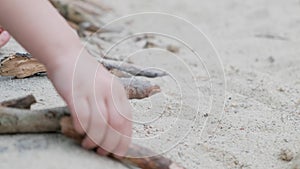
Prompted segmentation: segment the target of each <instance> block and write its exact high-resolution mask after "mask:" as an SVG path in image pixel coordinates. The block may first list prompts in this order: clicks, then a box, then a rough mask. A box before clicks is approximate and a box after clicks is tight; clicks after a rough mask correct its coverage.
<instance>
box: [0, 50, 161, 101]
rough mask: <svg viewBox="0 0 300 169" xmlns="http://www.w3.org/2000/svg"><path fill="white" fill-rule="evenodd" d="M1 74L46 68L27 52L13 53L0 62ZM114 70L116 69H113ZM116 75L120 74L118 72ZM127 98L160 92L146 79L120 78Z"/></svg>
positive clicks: (22, 73)
mask: <svg viewBox="0 0 300 169" xmlns="http://www.w3.org/2000/svg"><path fill="white" fill-rule="evenodd" d="M0 64H1V66H0V75H1V76H15V77H17V78H25V77H28V76H32V75H35V74H37V73H46V68H45V66H44V65H43V64H41V63H40V62H38V61H37V60H36V59H34V58H32V57H30V55H29V54H15V55H12V56H9V57H6V58H4V59H3V60H2V61H1V62H0ZM115 72H116V71H115ZM117 75H121V74H120V72H119V73H118V74H117ZM120 81H121V83H122V84H123V86H124V88H125V90H126V92H127V96H128V98H129V99H143V98H145V97H149V96H151V95H153V94H156V93H158V92H160V87H159V86H157V85H153V84H151V83H150V82H149V81H147V80H142V79H137V78H120Z"/></svg>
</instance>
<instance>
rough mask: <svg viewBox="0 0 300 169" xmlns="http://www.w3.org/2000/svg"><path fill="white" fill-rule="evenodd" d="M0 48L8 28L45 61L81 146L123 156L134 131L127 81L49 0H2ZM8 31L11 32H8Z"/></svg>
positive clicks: (31, 51) (102, 153)
mask: <svg viewBox="0 0 300 169" xmlns="http://www.w3.org/2000/svg"><path fill="white" fill-rule="evenodd" d="M0 25H2V28H0V47H2V46H3V45H5V43H7V41H8V40H9V37H10V35H9V33H10V34H11V35H12V36H13V37H14V38H15V39H16V40H17V41H18V42H19V43H20V44H21V45H22V46H23V47H24V48H25V49H26V50H27V51H28V52H30V53H31V54H32V56H33V57H35V58H36V59H38V60H39V61H40V62H42V63H43V64H45V65H46V68H47V72H48V78H49V79H50V80H51V82H52V83H53V86H54V87H55V89H56V90H57V92H58V93H59V94H60V96H61V97H62V98H63V99H64V100H65V102H66V103H67V105H68V107H69V109H70V110H71V112H72V117H73V123H74V127H75V129H76V131H77V132H79V133H80V134H82V135H86V136H85V139H84V140H83V141H82V146H83V147H84V148H86V149H97V152H98V153H99V154H100V155H107V153H108V152H110V153H114V154H116V155H119V156H123V155H124V154H125V153H126V151H127V149H128V147H129V144H130V141H131V139H130V137H131V135H132V123H131V120H130V119H131V116H132V115H131V107H130V104H129V101H128V99H127V97H126V94H125V91H124V88H123V86H122V85H121V84H120V83H119V82H118V80H117V79H115V78H114V77H113V76H112V75H111V74H110V73H109V72H108V71H107V70H106V69H105V68H104V67H103V66H102V65H101V64H99V63H98V62H97V61H96V60H95V59H94V58H92V56H90V55H89V54H88V52H87V51H86V50H85V49H84V47H83V45H82V44H81V42H80V40H79V38H78V36H77V35H76V34H75V33H74V32H73V30H72V29H71V28H70V27H69V25H68V24H67V23H66V21H65V20H64V19H63V18H62V17H61V16H60V15H59V13H58V12H57V11H56V9H55V8H53V7H52V5H51V4H50V3H49V2H48V1H47V0H38V1H37V0H26V1H24V0H2V1H1V5H0ZM8 32H9V33H8Z"/></svg>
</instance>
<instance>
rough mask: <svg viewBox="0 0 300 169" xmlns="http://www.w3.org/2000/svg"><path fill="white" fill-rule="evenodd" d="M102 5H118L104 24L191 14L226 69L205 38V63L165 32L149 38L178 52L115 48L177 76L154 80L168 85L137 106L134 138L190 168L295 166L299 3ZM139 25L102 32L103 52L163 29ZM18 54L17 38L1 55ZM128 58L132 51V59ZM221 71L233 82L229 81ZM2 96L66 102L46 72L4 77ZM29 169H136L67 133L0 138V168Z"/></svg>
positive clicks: (44, 103) (131, 45)
mask: <svg viewBox="0 0 300 169" xmlns="http://www.w3.org/2000/svg"><path fill="white" fill-rule="evenodd" d="M103 2H104V3H105V4H107V5H109V6H111V7H112V8H113V9H114V12H113V13H114V14H113V15H108V16H104V17H103V20H105V22H109V21H111V20H113V19H116V18H118V17H119V16H125V15H128V14H133V13H137V12H164V13H168V14H172V15H176V16H179V17H182V18H185V19H186V20H188V21H190V22H191V23H193V24H194V25H195V26H197V27H198V28H199V29H200V30H201V31H202V32H203V33H204V34H205V35H206V37H207V38H208V39H209V40H210V41H211V42H212V43H213V45H214V47H215V48H216V50H217V52H218V54H219V57H220V62H221V63H222V65H219V64H218V63H216V61H215V60H213V61H214V62H210V61H212V60H211V59H209V58H217V55H216V53H214V52H213V51H212V50H211V49H212V47H211V46H210V45H209V44H208V41H207V40H206V39H205V38H204V36H203V35H202V36H201V34H200V35H199V34H197V36H196V35H195V39H196V38H198V39H199V40H200V42H199V43H198V44H197V45H198V46H196V47H197V48H199V49H200V50H202V52H203V53H201V51H200V57H201V58H202V59H204V61H207V62H205V63H203V62H201V60H199V59H198V58H197V57H195V55H193V53H192V52H191V50H188V49H186V48H185V47H184V46H183V45H182V44H180V43H179V42H178V41H174V40H172V39H170V38H164V37H161V36H158V35H155V36H154V38H152V39H151V38H150V40H149V41H150V42H153V43H154V44H155V45H157V46H158V47H159V48H161V49H166V48H167V45H169V44H172V45H174V46H176V47H179V53H170V52H167V51H166V50H140V49H141V48H142V47H143V46H144V45H145V43H146V42H147V41H145V40H144V39H142V40H141V41H139V42H137V41H136V38H130V39H129V40H128V41H124V42H122V43H121V45H120V46H117V47H115V48H113V50H112V51H110V52H111V53H110V54H111V55H113V56H114V57H116V58H118V59H125V60H126V59H128V60H129V61H131V62H133V63H135V64H139V65H143V66H145V67H149V66H153V67H159V68H162V69H165V70H167V71H168V72H169V73H170V75H172V76H173V78H171V77H164V78H159V79H153V80H151V81H153V83H157V84H159V85H160V86H161V87H162V91H163V92H162V93H161V94H157V95H154V96H153V97H151V98H149V99H145V100H143V101H141V100H133V101H132V102H131V103H132V105H133V107H134V120H136V121H139V122H142V123H146V124H144V125H141V124H135V125H134V136H135V138H140V139H135V140H134V142H138V143H140V144H142V145H145V146H147V147H149V148H152V149H153V150H155V151H157V152H165V155H166V156H168V157H170V158H172V159H174V160H175V161H178V162H179V163H181V164H182V165H183V166H186V167H187V168H249V169H250V168H251V169H254V168H255V169H256V168H262V169H263V168H274V169H282V168H289V167H290V166H291V163H292V162H287V161H283V160H281V159H280V158H279V157H280V156H279V155H280V153H281V150H282V149H288V150H290V151H291V152H292V156H295V154H297V153H298V152H299V150H300V144H299V140H300V135H299V129H300V127H299V124H300V109H299V108H300V107H299V105H300V96H299V92H300V81H299V77H300V68H299V63H300V58H299V56H298V55H299V54H300V48H299V45H300V41H299V38H300V31H299V26H300V10H299V9H300V2H299V1H297V0H286V1H280V0H273V1H271V0H252V1H237V0H227V1H217V0H212V1H199V0H189V1H179V0H165V1H163V2H162V1H158V0H152V1H140V0H131V1H127V0H126V1H125V0H114V1H108V0H103ZM139 19H140V18H139V17H136V18H134V19H133V21H132V23H130V22H127V23H120V25H118V26H120V27H123V29H124V27H125V30H126V31H124V32H123V34H122V33H121V34H119V33H111V34H109V33H108V34H106V35H103V36H106V37H107V43H104V44H103V46H104V47H105V48H106V49H107V47H109V46H110V45H112V44H114V42H116V41H117V40H118V39H119V38H120V37H123V35H127V34H130V31H134V30H143V29H144V28H149V27H151V24H153V23H154V24H157V23H155V22H154V21H155V19H154V21H153V20H151V19H145V20H143V22H141V21H140V20H141V19H140V20H139ZM158 20H160V19H157V21H158ZM179 20H180V19H179ZM165 21H167V20H165ZM139 23H143V24H139ZM176 23H178V22H176ZM176 23H174V24H175V25H176ZM159 24H161V25H159ZM170 25H171V27H172V24H169V26H170ZM118 26H116V25H112V27H118ZM156 26H157V25H156ZM177 26H178V25H177ZM153 27H154V28H155V26H153ZM158 27H160V28H161V31H168V30H169V33H170V34H171V33H172V32H182V33H183V34H184V35H186V36H188V37H189V35H190V34H189V33H188V31H187V29H186V28H189V26H188V25H184V24H183V25H181V26H180V25H179V27H175V28H176V29H172V30H170V29H171V28H170V27H167V26H166V27H165V26H164V25H163V22H161V23H158ZM163 28H165V29H163ZM190 39H191V38H190ZM192 39H193V38H192ZM16 51H18V52H20V51H23V49H21V48H20V46H19V45H18V44H17V43H16V42H15V41H13V40H12V41H10V42H9V44H8V45H7V46H5V47H4V48H2V49H1V50H0V54H1V55H0V56H1V57H3V56H5V55H7V54H9V53H12V52H16ZM134 52H135V53H134ZM127 54H131V55H130V57H129V58H127V57H128V55H127ZM207 59H208V60H207ZM214 63H215V64H214ZM220 66H222V67H220ZM221 68H222V69H223V70H224V75H225V76H224V77H225V79H226V83H225V81H222V75H223V74H222V73H221V72H219V70H221ZM207 70H209V74H208V73H207ZM214 70H215V71H214ZM211 85H212V86H211ZM223 87H226V88H225V89H224V88H223ZM0 91H1V93H2V94H1V96H0V101H2V100H7V99H10V98H16V97H20V96H24V95H26V94H30V93H32V94H34V95H35V97H36V98H38V103H37V104H36V105H35V106H34V108H35V109H40V108H46V107H55V106H61V105H64V102H63V101H62V100H61V99H60V97H59V96H58V94H57V93H56V92H55V90H54V89H53V87H52V86H51V83H50V82H49V81H48V80H47V78H46V77H43V76H42V77H32V78H27V79H22V80H17V79H12V78H7V77H1V78H0ZM212 96H218V97H217V101H218V102H217V103H215V102H213V104H211V97H212ZM223 103H224V107H223ZM210 108H212V109H210ZM186 135H187V136H186ZM155 136H157V137H155ZM184 136H186V137H184ZM183 137H184V138H183ZM147 138H152V139H147ZM173 146H174V147H173ZM170 148H172V149H171V150H168V149H170ZM299 153H300V152H299ZM22 167H24V168H28V169H34V168H51V169H53V168H59V169H61V168H74V169H77V168H78V169H79V168H89V169H93V168H115V169H119V168H120V169H123V168H127V167H126V166H124V165H122V164H119V163H116V162H114V161H111V160H109V159H107V158H103V157H98V156H97V155H95V154H94V153H92V152H87V151H85V150H83V149H81V148H80V147H79V146H77V145H76V144H74V143H73V142H71V141H70V140H68V139H66V138H64V137H62V136H60V135H58V134H43V135H15V136H1V137H0V168H3V169H6V168H10V169H12V168H22Z"/></svg>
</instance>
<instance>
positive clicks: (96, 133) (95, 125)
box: [82, 102, 107, 149]
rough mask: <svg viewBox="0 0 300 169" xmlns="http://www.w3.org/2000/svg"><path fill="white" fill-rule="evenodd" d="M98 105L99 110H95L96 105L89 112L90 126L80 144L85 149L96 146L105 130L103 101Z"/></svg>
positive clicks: (105, 116)
mask: <svg viewBox="0 0 300 169" xmlns="http://www.w3.org/2000/svg"><path fill="white" fill-rule="evenodd" d="M91 104H92V103H91ZM94 105H95V104H94ZM100 105H101V106H100V110H99V111H100V112H99V111H98V110H97V107H96V106H94V107H93V108H92V109H93V110H92V113H91V120H90V126H89V129H88V131H87V136H86V138H85V139H84V140H83V141H82V146H83V147H84V148H86V149H94V148H96V147H98V146H99V145H100V143H101V142H102V140H103V139H104V136H105V134H106V132H107V131H106V130H107V127H106V125H107V112H106V108H105V107H104V102H101V103H100Z"/></svg>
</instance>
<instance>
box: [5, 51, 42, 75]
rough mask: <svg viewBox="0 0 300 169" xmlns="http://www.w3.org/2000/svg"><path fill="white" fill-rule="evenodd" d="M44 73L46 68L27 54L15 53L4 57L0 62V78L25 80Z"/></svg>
mask: <svg viewBox="0 0 300 169" xmlns="http://www.w3.org/2000/svg"><path fill="white" fill-rule="evenodd" d="M44 72H46V67H45V66H44V65H43V64H41V63H40V62H39V61H38V60H36V59H34V58H32V57H31V55H30V54H28V53H24V54H22V53H16V54H14V55H12V56H9V57H5V58H4V59H2V60H1V62H0V75H1V76H15V77H16V78H25V77H29V76H33V75H35V74H37V73H44Z"/></svg>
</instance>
